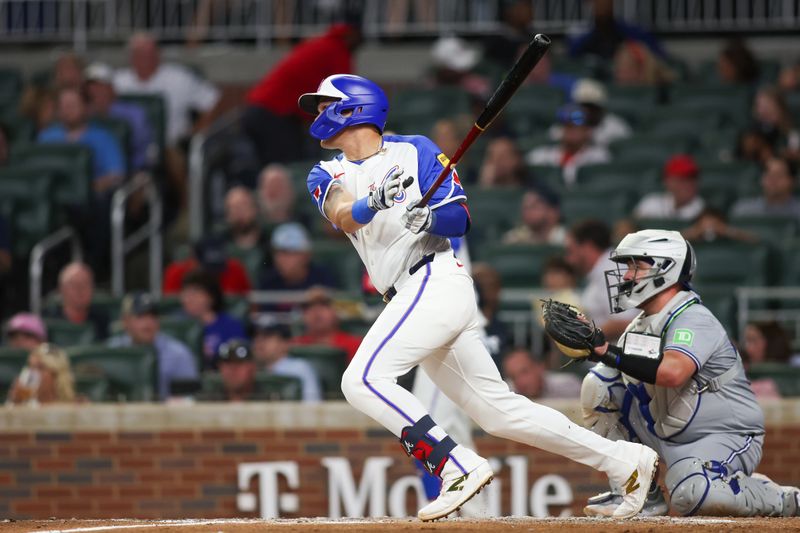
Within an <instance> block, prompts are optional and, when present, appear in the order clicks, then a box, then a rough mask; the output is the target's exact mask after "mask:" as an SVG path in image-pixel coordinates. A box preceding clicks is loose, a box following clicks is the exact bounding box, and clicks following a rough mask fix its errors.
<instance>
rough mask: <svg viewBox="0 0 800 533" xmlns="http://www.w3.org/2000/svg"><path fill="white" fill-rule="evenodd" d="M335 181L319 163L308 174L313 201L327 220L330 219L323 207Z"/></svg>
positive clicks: (309, 190)
mask: <svg viewBox="0 0 800 533" xmlns="http://www.w3.org/2000/svg"><path fill="white" fill-rule="evenodd" d="M333 181H334V180H333V176H331V175H330V174H329V173H328V171H327V170H325V169H323V168H322V166H321V165H320V164H319V163H317V164H316V165H314V168H312V169H311V172H310V173H309V174H308V180H307V181H306V185H307V186H308V192H309V193H310V194H311V199H312V200H314V203H315V204H316V205H317V209H319V212H320V213H322V216H324V217H325V218H326V219H327V218H328V217H327V215H325V210H323V209H322V206H323V204H324V203H325V198H327V197H328V191H329V190H330V188H331V185H332V184H333Z"/></svg>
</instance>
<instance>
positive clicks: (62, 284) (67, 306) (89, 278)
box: [45, 261, 109, 340]
mask: <svg viewBox="0 0 800 533" xmlns="http://www.w3.org/2000/svg"><path fill="white" fill-rule="evenodd" d="M94 289H95V287H94V272H92V269H91V267H89V265H87V264H85V263H81V262H77V261H74V262H72V263H69V264H67V265H66V266H65V267H64V268H62V269H61V272H59V274H58V294H59V296H60V297H61V304H60V305H59V307H57V308H55V309H52V310H46V311H45V318H55V319H59V320H67V321H69V322H71V323H73V324H78V325H87V326H91V327H92V328H93V329H94V338H95V339H96V340H102V339H105V338H106V337H108V332H109V328H108V325H109V317H108V314H107V313H106V312H105V311H104V310H103V309H102V308H101V307H99V306H97V305H94V304H92V298H93V297H94Z"/></svg>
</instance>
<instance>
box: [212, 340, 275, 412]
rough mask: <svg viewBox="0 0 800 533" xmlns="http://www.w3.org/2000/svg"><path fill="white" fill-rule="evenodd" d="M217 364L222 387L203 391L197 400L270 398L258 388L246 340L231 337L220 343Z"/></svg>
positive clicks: (232, 400)
mask: <svg viewBox="0 0 800 533" xmlns="http://www.w3.org/2000/svg"><path fill="white" fill-rule="evenodd" d="M217 364H218V370H219V375H220V377H221V378H222V389H221V390H214V391H203V392H202V393H201V394H200V395H199V396H198V398H197V399H198V400H199V401H205V402H246V401H259V400H260V401H264V400H270V399H271V398H270V397H269V396H268V395H265V394H263V393H262V392H261V391H259V390H258V386H257V385H256V372H257V370H258V367H257V366H256V362H255V359H253V351H252V350H251V348H250V345H249V343H248V342H247V341H246V340H244V339H231V340H229V341H228V342H225V343H222V344H221V345H220V347H219V351H218V353H217Z"/></svg>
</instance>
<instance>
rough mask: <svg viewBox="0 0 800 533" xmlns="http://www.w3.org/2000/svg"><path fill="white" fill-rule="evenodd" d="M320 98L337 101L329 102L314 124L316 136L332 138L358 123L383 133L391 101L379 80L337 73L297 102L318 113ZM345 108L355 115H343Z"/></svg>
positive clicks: (312, 132) (309, 111) (314, 134)
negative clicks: (370, 126)
mask: <svg viewBox="0 0 800 533" xmlns="http://www.w3.org/2000/svg"><path fill="white" fill-rule="evenodd" d="M321 98H334V99H335V100H336V102H334V103H332V104H331V105H329V106H328V107H327V108H326V109H325V111H323V112H322V113H320V115H319V116H318V117H317V118H316V119H315V120H314V122H313V123H312V124H311V129H310V131H311V135H312V136H313V137H315V138H317V139H321V140H325V139H330V138H331V137H333V136H334V135H336V134H337V133H339V132H340V131H342V129H344V128H346V127H348V126H355V125H356V124H372V125H373V126H375V127H376V128H378V130H379V131H380V132H381V133H383V128H384V126H386V115H387V114H388V112H389V101H388V100H387V99H386V94H385V93H384V92H383V89H381V88H380V87H378V85H377V84H376V83H374V82H372V81H370V80H368V79H366V78H362V77H361V76H353V75H351V74H334V75H333V76H328V77H327V78H325V79H324V80H322V83H320V85H319V89H317V92H315V93H306V94H304V95H302V96H300V99H299V100H298V101H297V104H298V105H299V106H300V109H302V110H303V111H305V112H307V113H311V114H312V115H316V114H317V105H318V104H319V101H320V99H321ZM345 111H352V114H351V115H350V116H343V115H342V113H343V112H345Z"/></svg>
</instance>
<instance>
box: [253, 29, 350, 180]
mask: <svg viewBox="0 0 800 533" xmlns="http://www.w3.org/2000/svg"><path fill="white" fill-rule="evenodd" d="M361 42H362V36H361V30H360V29H359V27H358V26H356V25H349V24H334V25H333V26H331V27H330V28H329V29H328V31H327V32H326V33H325V34H324V35H321V36H317V37H312V38H309V39H307V40H305V41H303V42H301V43H300V44H298V45H297V46H296V47H295V48H294V49H292V51H291V52H289V53H288V54H287V55H286V56H285V57H284V58H283V59H282V60H281V61H279V62H278V64H277V65H275V66H274V67H273V68H272V70H270V71H269V72H268V73H267V74H266V75H265V76H264V77H263V78H262V79H261V80H260V81H259V82H258V83H257V84H256V85H255V86H254V87H253V88H252V89H251V90H250V92H249V93H248V94H247V107H246V108H245V110H244V114H243V115H242V128H243V130H244V132H245V134H246V135H247V136H248V137H249V138H250V140H251V141H252V143H253V144H254V146H255V149H256V153H257V154H259V156H260V157H261V165H262V166H264V165H267V164H269V163H274V162H288V161H296V160H298V159H302V157H303V155H304V154H303V147H304V146H305V144H306V141H305V131H304V124H306V122H307V120H308V119H307V117H306V115H305V114H304V113H303V112H302V111H301V110H300V109H299V108H298V107H297V95H299V94H303V93H310V92H314V91H315V90H316V89H317V85H318V84H319V82H320V81H321V80H323V79H325V78H327V77H328V76H331V75H333V74H347V73H351V72H353V70H354V69H353V54H354V52H355V51H356V49H357V48H358V47H359V46H360V45H361Z"/></svg>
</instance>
